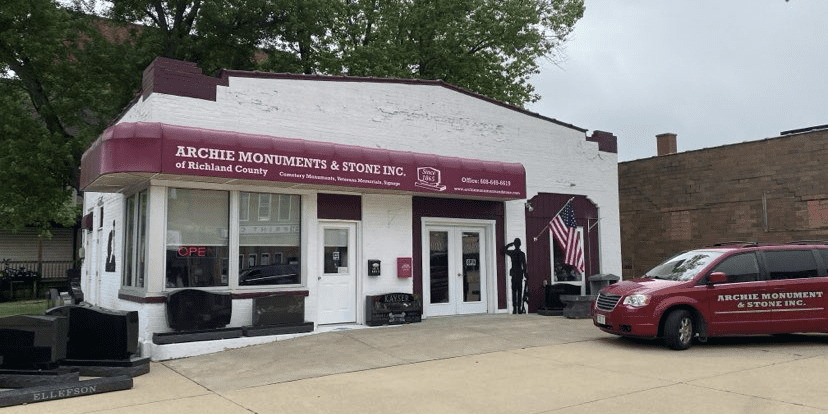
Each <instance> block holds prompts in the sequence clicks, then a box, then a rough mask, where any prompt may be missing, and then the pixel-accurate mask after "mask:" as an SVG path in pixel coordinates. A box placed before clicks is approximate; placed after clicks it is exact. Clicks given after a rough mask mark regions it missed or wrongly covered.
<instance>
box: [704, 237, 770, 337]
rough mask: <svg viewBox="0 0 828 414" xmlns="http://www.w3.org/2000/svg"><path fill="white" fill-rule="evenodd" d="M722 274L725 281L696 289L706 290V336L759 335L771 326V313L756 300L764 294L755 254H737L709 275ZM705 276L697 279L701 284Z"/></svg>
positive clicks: (722, 262) (765, 292)
mask: <svg viewBox="0 0 828 414" xmlns="http://www.w3.org/2000/svg"><path fill="white" fill-rule="evenodd" d="M712 272H722V273H725V274H726V275H727V281H726V282H724V283H717V284H715V285H706V286H704V287H702V286H698V288H702V289H706V290H705V292H706V296H707V297H706V300H705V302H706V303H707V304H708V307H709V308H708V309H709V312H708V315H707V319H708V335H710V336H721V335H732V334H755V333H763V332H764V331H765V330H767V327H768V326H769V324H770V323H771V322H772V318H773V316H772V312H771V309H769V308H767V307H762V306H761V301H760V300H759V299H760V298H761V297H762V295H765V294H767V293H768V292H767V290H766V289H767V286H766V282H765V281H763V280H762V277H761V272H760V271H759V263H758V261H757V257H756V253H754V252H747V253H738V254H734V255H732V256H729V257H726V258H725V259H724V260H722V261H721V262H720V263H719V264H717V265H716V266H715V267H714V268H713V269H712V270H711V271H710V272H709V273H712ZM709 273H708V274H707V275H706V276H705V277H704V278H702V279H701V281H700V282H701V283H705V284H706V281H707V278H708V277H709Z"/></svg>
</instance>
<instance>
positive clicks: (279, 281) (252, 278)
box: [239, 264, 301, 286]
mask: <svg viewBox="0 0 828 414" xmlns="http://www.w3.org/2000/svg"><path fill="white" fill-rule="evenodd" d="M300 280H301V274H300V270H299V265H298V264H278V265H267V266H256V267H251V268H249V269H245V270H242V272H241V273H240V274H239V285H241V286H256V285H290V284H299V282H300Z"/></svg>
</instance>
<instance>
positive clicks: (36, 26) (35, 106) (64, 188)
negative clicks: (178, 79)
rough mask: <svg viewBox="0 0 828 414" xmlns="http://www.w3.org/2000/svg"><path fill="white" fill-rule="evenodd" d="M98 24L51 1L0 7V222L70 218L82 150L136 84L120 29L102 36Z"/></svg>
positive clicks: (43, 224) (43, 223) (42, 223)
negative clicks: (106, 38) (71, 201)
mask: <svg viewBox="0 0 828 414" xmlns="http://www.w3.org/2000/svg"><path fill="white" fill-rule="evenodd" d="M94 24H97V26H95V25H94ZM101 24H102V23H101V22H99V21H95V20H93V19H90V18H89V17H87V16H84V15H81V14H77V13H74V12H71V11H69V10H67V9H63V8H61V7H59V6H58V4H56V3H55V2H54V1H51V0H8V1H7V2H6V3H5V4H4V6H3V8H1V9H0V78H1V79H2V84H0V128H2V135H0V179H2V182H3V185H2V186H0V227H2V228H11V229H20V228H22V227H25V226H34V227H38V228H41V229H43V230H44V231H47V230H48V228H50V227H51V225H52V224H54V223H57V224H64V225H66V224H72V223H73V222H74V221H75V219H76V218H77V212H78V211H77V209H74V208H72V207H71V206H70V205H69V204H68V201H70V197H71V196H72V194H73V188H76V187H77V185H78V175H79V171H78V166H79V165H80V158H81V155H82V153H83V150H84V149H85V148H86V146H87V144H88V143H89V142H90V140H92V139H93V138H94V137H95V136H97V134H98V133H99V132H100V131H101V130H102V128H103V126H104V125H105V124H106V123H107V122H108V121H109V120H111V119H112V118H113V117H114V116H115V115H116V114H117V113H118V112H119V111H120V108H122V107H123V106H124V105H125V104H126V103H127V102H128V101H129V99H130V98H131V96H132V93H133V91H134V90H135V89H137V87H138V85H139V83H138V81H137V79H138V78H137V76H136V75H135V72H136V71H138V73H140V69H139V67H138V66H137V64H138V63H137V62H136V60H135V59H133V57H135V54H134V53H132V52H130V50H132V48H131V47H130V46H129V44H128V42H125V40H126V37H127V34H124V35H123V36H121V37H120V38H119V37H118V36H117V35H116V34H115V32H113V33H110V34H111V35H112V39H111V40H112V41H104V40H103V34H102V33H103V32H104V30H102V28H104V27H105V26H101Z"/></svg>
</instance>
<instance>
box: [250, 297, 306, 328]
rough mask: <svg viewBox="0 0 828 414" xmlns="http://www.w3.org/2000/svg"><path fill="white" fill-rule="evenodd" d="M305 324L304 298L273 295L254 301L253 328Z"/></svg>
mask: <svg viewBox="0 0 828 414" xmlns="http://www.w3.org/2000/svg"><path fill="white" fill-rule="evenodd" d="M304 322H305V297H304V296H300V295H272V296H265V297H260V298H254V299H253V326H272V325H300V324H303V323H304Z"/></svg>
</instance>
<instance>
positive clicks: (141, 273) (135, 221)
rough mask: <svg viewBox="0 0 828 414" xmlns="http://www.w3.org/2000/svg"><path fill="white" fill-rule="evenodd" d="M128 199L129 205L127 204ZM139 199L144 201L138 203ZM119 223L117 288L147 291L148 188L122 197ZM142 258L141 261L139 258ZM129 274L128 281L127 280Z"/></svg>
mask: <svg viewBox="0 0 828 414" xmlns="http://www.w3.org/2000/svg"><path fill="white" fill-rule="evenodd" d="M130 200H133V205H132V206H131V207H130V205H129V204H130ZM142 200H145V202H143V203H142ZM123 204H124V207H123V213H124V214H123V220H124V222H123V225H122V233H123V235H122V238H121V239H122V240H123V242H122V245H121V258H122V261H121V287H120V288H121V289H124V290H137V291H143V292H145V291H146V290H147V277H146V274H147V266H146V264H147V255H148V253H149V251H148V250H149V249H148V244H147V236H148V231H147V230H148V224H147V223H148V221H149V210H150V198H149V189H148V188H142V189H139V190H137V191H135V192H133V193H131V194H129V195H126V196H125V197H124V200H123ZM142 257H143V260H140V259H141V258H142ZM127 276H129V280H127Z"/></svg>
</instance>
